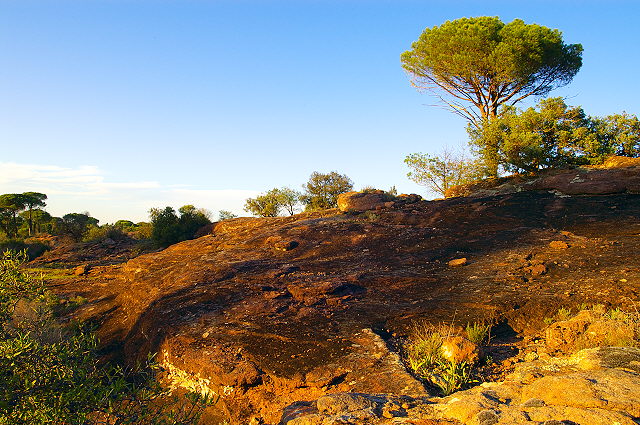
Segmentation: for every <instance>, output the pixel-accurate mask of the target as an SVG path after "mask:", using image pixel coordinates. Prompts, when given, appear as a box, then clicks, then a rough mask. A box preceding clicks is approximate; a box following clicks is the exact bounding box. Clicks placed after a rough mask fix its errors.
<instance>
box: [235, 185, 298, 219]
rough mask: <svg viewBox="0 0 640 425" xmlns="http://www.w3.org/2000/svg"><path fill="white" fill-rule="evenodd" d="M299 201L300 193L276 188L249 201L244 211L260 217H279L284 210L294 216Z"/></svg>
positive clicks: (286, 188) (284, 188) (285, 188)
mask: <svg viewBox="0 0 640 425" xmlns="http://www.w3.org/2000/svg"><path fill="white" fill-rule="evenodd" d="M299 200H300V193H299V192H297V191H295V190H293V189H289V188H288V187H283V188H281V189H278V188H275V189H271V190H269V191H268V192H266V193H263V194H261V195H259V196H257V197H255V198H249V199H247V201H246V202H245V205H244V210H245V211H247V212H249V213H251V214H253V215H255V216H258V217H277V216H279V215H280V212H281V211H282V210H285V211H286V212H288V213H289V214H290V215H293V214H295V209H296V206H297V205H298V203H299Z"/></svg>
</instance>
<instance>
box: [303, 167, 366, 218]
mask: <svg viewBox="0 0 640 425" xmlns="http://www.w3.org/2000/svg"><path fill="white" fill-rule="evenodd" d="M303 188H304V193H303V194H302V196H301V197H300V201H301V202H302V203H303V204H305V209H306V210H307V211H309V210H317V209H326V208H336V207H337V206H338V195H340V194H341V193H345V192H349V191H350V190H353V182H352V181H351V179H350V178H349V177H347V176H346V175H345V174H339V173H337V172H336V171H332V172H330V173H327V174H323V173H319V172H317V171H314V172H313V173H312V174H311V177H309V181H308V182H307V183H306V184H304V185H303Z"/></svg>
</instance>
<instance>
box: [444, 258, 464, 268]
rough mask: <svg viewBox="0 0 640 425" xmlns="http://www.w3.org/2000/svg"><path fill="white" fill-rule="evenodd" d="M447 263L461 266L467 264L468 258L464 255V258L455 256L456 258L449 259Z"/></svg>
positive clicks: (450, 265) (451, 265) (452, 265)
mask: <svg viewBox="0 0 640 425" xmlns="http://www.w3.org/2000/svg"><path fill="white" fill-rule="evenodd" d="M447 264H448V265H449V267H460V266H464V265H465V264H467V259H466V258H465V257H463V258H455V259H453V260H451V261H449V262H448V263H447Z"/></svg>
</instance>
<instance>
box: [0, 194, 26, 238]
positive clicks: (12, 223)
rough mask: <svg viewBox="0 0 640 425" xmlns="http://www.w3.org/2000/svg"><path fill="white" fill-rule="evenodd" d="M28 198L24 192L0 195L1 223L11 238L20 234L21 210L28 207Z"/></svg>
mask: <svg viewBox="0 0 640 425" xmlns="http://www.w3.org/2000/svg"><path fill="white" fill-rule="evenodd" d="M26 202H27V199H26V197H25V196H24V195H23V194H19V193H7V194H4V195H0V225H2V230H4V232H5V233H6V234H7V236H8V237H10V238H15V237H16V236H18V228H19V227H20V223H21V221H22V218H21V217H20V216H19V213H20V212H21V211H24V210H25V208H26Z"/></svg>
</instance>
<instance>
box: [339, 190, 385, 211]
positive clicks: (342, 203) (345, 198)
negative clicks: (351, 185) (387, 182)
mask: <svg viewBox="0 0 640 425" xmlns="http://www.w3.org/2000/svg"><path fill="white" fill-rule="evenodd" d="M386 202H389V196H388V195H386V194H385V192H384V191H382V190H376V191H374V192H347V193H342V194H340V195H338V209H339V210H340V211H342V212H362V211H369V210H375V209H376V208H378V207H384V206H385V203H386Z"/></svg>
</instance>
